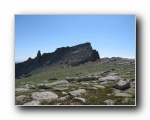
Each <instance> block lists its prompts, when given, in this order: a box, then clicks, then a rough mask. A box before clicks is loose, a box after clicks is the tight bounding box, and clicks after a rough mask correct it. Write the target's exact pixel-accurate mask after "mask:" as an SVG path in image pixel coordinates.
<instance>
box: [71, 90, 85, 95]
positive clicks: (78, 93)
mask: <svg viewBox="0 0 150 120" xmlns="http://www.w3.org/2000/svg"><path fill="white" fill-rule="evenodd" d="M85 93H86V90H85V89H78V90H74V91H71V92H69V95H71V96H80V95H82V94H85Z"/></svg>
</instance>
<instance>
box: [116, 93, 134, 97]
mask: <svg viewBox="0 0 150 120" xmlns="http://www.w3.org/2000/svg"><path fill="white" fill-rule="evenodd" d="M115 96H117V97H132V95H130V94H127V93H117V94H115Z"/></svg>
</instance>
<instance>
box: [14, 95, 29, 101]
mask: <svg viewBox="0 0 150 120" xmlns="http://www.w3.org/2000/svg"><path fill="white" fill-rule="evenodd" d="M26 98H29V97H28V96H26V95H20V96H17V97H16V98H15V99H16V101H23V100H24V99H26Z"/></svg>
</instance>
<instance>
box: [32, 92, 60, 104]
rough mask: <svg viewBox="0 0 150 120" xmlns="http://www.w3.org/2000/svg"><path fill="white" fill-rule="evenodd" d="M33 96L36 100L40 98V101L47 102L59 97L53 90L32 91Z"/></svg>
mask: <svg viewBox="0 0 150 120" xmlns="http://www.w3.org/2000/svg"><path fill="white" fill-rule="evenodd" d="M31 97H32V98H33V99H34V100H38V101H47V102H51V101H52V100H55V99H57V98H58V95H57V94H55V93H53V92H50V91H48V92H34V93H32V95H31Z"/></svg>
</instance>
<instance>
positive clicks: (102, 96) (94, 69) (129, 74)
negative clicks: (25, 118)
mask: <svg viewBox="0 0 150 120" xmlns="http://www.w3.org/2000/svg"><path fill="white" fill-rule="evenodd" d="M112 69H114V71H112ZM105 71H110V72H109V73H111V72H114V73H117V74H118V75H119V76H122V77H123V79H124V80H126V79H131V78H135V74H134V72H133V71H134V64H127V65H118V64H115V63H113V64H112V63H111V62H110V63H107V62H106V63H105V62H104V63H101V62H89V63H87V64H84V65H79V66H76V67H66V68H60V67H57V66H56V67H55V66H54V67H50V68H48V69H47V70H45V71H43V72H41V73H38V74H35V75H32V76H30V77H27V78H22V79H19V80H16V81H15V87H16V88H19V87H23V86H25V85H26V84H27V83H28V84H33V85H35V86H37V85H38V84H41V83H43V84H44V83H51V82H56V81H59V80H65V79H66V77H85V76H90V75H101V73H103V72H105ZM76 73H80V74H78V75H77V74H76ZM52 78H58V79H59V80H49V79H52ZM93 84H94V83H90V84H88V85H81V84H80V83H78V84H76V85H74V86H68V89H67V90H65V92H69V91H72V90H77V89H79V88H86V87H91V86H92V85H93ZM99 84H100V83H99ZM112 85H113V83H110V84H107V86H105V88H104V89H98V90H87V89H86V90H87V94H85V95H83V96H82V97H84V98H85V99H86V102H85V103H78V102H74V101H73V100H72V97H71V96H70V97H69V98H68V99H67V100H64V101H59V100H54V101H52V102H50V103H48V102H46V101H43V102H42V105H55V104H57V103H61V104H62V105H81V104H83V105H104V101H105V100H107V99H111V100H114V101H115V105H134V104H135V96H134V95H133V98H130V99H129V100H128V101H127V102H122V101H123V100H124V98H121V97H115V96H114V95H112V94H111V93H112ZM39 91H40V89H34V90H32V91H30V92H27V93H23V94H24V95H27V96H29V97H30V96H31V93H32V92H39ZM47 91H51V90H47ZM53 92H55V93H56V94H58V96H59V97H63V96H65V95H63V94H62V92H61V91H56V90H53ZM107 94H111V95H110V96H108V95H107ZM18 95H20V94H16V96H18ZM27 101H28V100H27ZM17 104H22V103H17Z"/></svg>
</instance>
